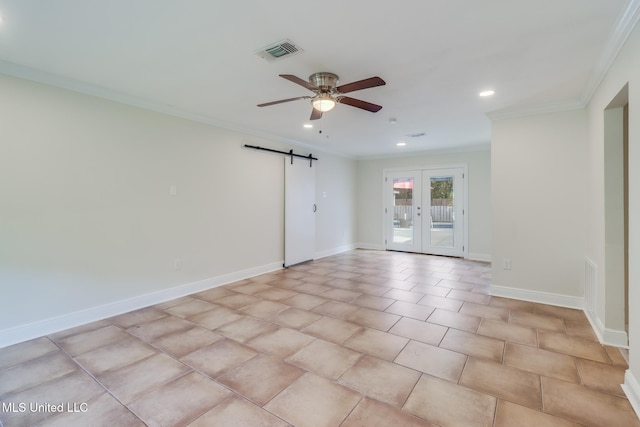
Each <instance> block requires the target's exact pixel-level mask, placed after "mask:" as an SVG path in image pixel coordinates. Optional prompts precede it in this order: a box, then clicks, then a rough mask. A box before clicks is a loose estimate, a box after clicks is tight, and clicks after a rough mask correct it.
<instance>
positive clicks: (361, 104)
mask: <svg viewBox="0 0 640 427" xmlns="http://www.w3.org/2000/svg"><path fill="white" fill-rule="evenodd" d="M338 102H339V103H341V104H347V105H351V106H352V107H356V108H361V109H363V110H367V111H371V112H372V113H375V112H378V111H380V110H381V109H382V105H377V104H372V103H371V102H367V101H362V100H361V99H355V98H350V97H348V96H341V97H340V98H339V99H338Z"/></svg>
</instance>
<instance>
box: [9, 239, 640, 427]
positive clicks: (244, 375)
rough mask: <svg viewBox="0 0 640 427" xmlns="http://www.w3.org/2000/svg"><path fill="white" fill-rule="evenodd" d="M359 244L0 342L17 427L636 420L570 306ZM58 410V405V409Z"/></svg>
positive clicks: (477, 273) (481, 275) (608, 355)
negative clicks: (499, 289) (505, 294)
mask: <svg viewBox="0 0 640 427" xmlns="http://www.w3.org/2000/svg"><path fill="white" fill-rule="evenodd" d="M489 283H490V268H489V266H488V265H487V264H485V263H479V262H470V261H465V260H460V259H455V258H446V257H434V256H427V255H416V254H405V253H394V252H376V251H364V250H357V251H350V252H347V253H343V254H340V255H336V256H332V257H328V258H324V259H322V260H319V261H314V262H310V263H306V264H302V265H299V266H295V267H292V268H289V269H288V270H282V271H278V272H274V273H271V274H264V275H261V276H258V277H254V278H251V279H247V280H243V281H241V282H237V283H232V284H229V285H227V286H223V287H219V288H215V289H211V290H208V291H205V292H201V293H198V294H194V295H190V296H188V297H183V298H179V299H176V300H173V301H169V302H166V303H163V304H160V305H157V306H154V307H148V308H144V309H141V310H137V311H135V312H131V313H127V314H123V315H120V316H117V317H114V318H111V319H106V320H103V321H99V322H95V323H92V324H89V325H85V326H82V327H79V328H75V329H72V330H67V331H64V332H60V333H57V334H54V335H51V336H48V337H42V338H39V339H35V340H32V341H29V342H25V343H22V344H17V345H15V346H11V347H7V348H4V349H0V401H1V404H2V406H1V407H0V421H1V422H2V423H3V424H4V426H5V427H14V426H15V427H18V426H66V427H68V426H144V425H148V426H191V427H193V426H286V425H294V426H314V427H316V426H338V425H342V426H447V427H449V426H464V427H474V426H492V427H503V426H519V427H527V426H536V427H541V426H594V427H596V426H597V427H601V426H609V427H612V426H625V427H632V426H640V421H639V420H638V418H637V417H636V415H635V413H634V412H633V410H632V408H631V406H630V404H629V402H628V401H627V399H626V398H625V395H624V393H623V392H622V389H621V387H620V384H621V383H622V382H624V378H623V376H624V371H625V369H626V363H625V360H624V358H623V357H622V356H621V354H620V353H619V351H618V350H617V349H615V348H612V347H607V346H602V345H600V344H599V343H598V342H597V340H596V338H595V335H594V333H593V331H592V330H591V328H590V326H589V323H588V321H587V320H586V318H585V316H584V314H583V313H582V312H581V311H578V310H571V309H566V308H558V307H553V306H547V305H542V304H535V303H530V302H523V301H515V300H509V299H504V298H497V297H491V296H489ZM59 405H62V406H59Z"/></svg>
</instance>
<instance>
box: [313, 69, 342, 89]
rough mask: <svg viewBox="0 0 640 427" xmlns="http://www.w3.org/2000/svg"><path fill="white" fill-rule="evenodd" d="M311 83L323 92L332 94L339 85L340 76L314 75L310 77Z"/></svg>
mask: <svg viewBox="0 0 640 427" xmlns="http://www.w3.org/2000/svg"><path fill="white" fill-rule="evenodd" d="M309 83H311V84H312V85H314V86H316V87H318V88H320V91H321V92H331V91H332V90H333V89H335V87H336V86H337V85H338V76H337V75H336V74H333V73H326V72H321V73H314V74H311V75H310V76H309Z"/></svg>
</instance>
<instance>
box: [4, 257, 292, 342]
mask: <svg viewBox="0 0 640 427" xmlns="http://www.w3.org/2000/svg"><path fill="white" fill-rule="evenodd" d="M280 269H282V261H279V262H275V263H271V264H266V265H263V266H259V267H253V268H248V269H246V270H241V271H237V272H233V273H228V274H223V275H221V276H216V277H211V278H209V279H204V280H199V281H197V282H192V283H186V284H183V285H178V286H175V287H172V288H169V289H163V290H161V291H157V292H153V293H150V294H146V295H139V296H136V297H133V298H129V299H126V300H121V301H116V302H112V303H109V304H104V305H101V306H97V307H92V308H89V309H85V310H80V311H76V312H73V313H69V314H64V315H61V316H57V317H52V318H49V319H44V320H40V321H37V322H33V323H28V324H25V325H20V326H15V327H12V328H9V329H3V330H0V348H3V347H6V346H9V345H12V344H17V343H20V342H24V341H27V340H30V339H34V338H38V337H42V336H45V335H49V334H52V333H55V332H59V331H63V330H65V329H69V328H73V327H76V326H80V325H84V324H87V323H91V322H95V321H98V320H102V319H106V318H108V317H112V316H117V315H118V314H122V313H127V312H129V311H132V310H137V309H140V308H144V307H148V306H151V305H155V304H160V303H163V302H165V301H170V300H172V299H176V298H180V297H183V296H186V295H191V294H193V293H196V292H202V291H205V290H207V289H211V288H215V287H217V286H221V285H224V284H227V283H233V282H236V281H238V280H242V279H247V278H249V277H254V276H257V275H260V274H265V273H270V272H272V271H277V270H280Z"/></svg>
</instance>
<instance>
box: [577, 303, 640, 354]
mask: <svg viewBox="0 0 640 427" xmlns="http://www.w3.org/2000/svg"><path fill="white" fill-rule="evenodd" d="M584 314H585V315H586V316H587V320H589V323H591V327H592V328H593V331H594V332H595V334H596V336H597V337H598V341H600V343H602V344H606V345H610V346H613V347H621V348H629V337H628V335H627V332H626V331H619V330H616V329H610V328H605V327H604V324H603V323H602V321H601V320H600V318H599V317H598V316H596V315H595V314H594V313H592V312H590V311H587V310H585V311H584Z"/></svg>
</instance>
